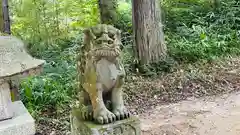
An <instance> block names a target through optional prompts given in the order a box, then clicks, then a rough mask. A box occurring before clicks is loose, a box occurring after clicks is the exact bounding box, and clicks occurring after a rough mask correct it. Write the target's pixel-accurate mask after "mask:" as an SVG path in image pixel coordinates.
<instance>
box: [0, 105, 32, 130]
mask: <svg viewBox="0 0 240 135" xmlns="http://www.w3.org/2000/svg"><path fill="white" fill-rule="evenodd" d="M12 110H13V117H12V118H11V119H7V120H3V121H0V135H34V134H35V123H34V122H35V121H34V119H33V118H32V116H31V115H30V114H29V112H28V111H27V109H26V108H25V106H24V105H23V103H22V102H21V101H16V102H13V103H12Z"/></svg>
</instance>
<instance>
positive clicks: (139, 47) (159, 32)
mask: <svg viewBox="0 0 240 135" xmlns="http://www.w3.org/2000/svg"><path fill="white" fill-rule="evenodd" d="M132 10H133V19H132V20H133V31H134V32H133V33H134V46H135V56H136V57H137V58H138V60H139V64H141V65H143V64H150V63H155V62H158V61H161V60H164V59H165V57H166V55H167V47H166V45H165V41H164V33H163V25H162V23H161V9H160V3H158V0H132Z"/></svg>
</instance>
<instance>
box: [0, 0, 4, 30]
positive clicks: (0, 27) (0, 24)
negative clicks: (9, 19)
mask: <svg viewBox="0 0 240 135" xmlns="http://www.w3.org/2000/svg"><path fill="white" fill-rule="evenodd" d="M2 7H3V6H2V1H0V32H3V25H4V21H3V8H2Z"/></svg>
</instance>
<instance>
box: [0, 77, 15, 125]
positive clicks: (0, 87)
mask: <svg viewBox="0 0 240 135" xmlns="http://www.w3.org/2000/svg"><path fill="white" fill-rule="evenodd" d="M0 99H1V100H0V121H1V120H5V119H9V118H11V117H12V116H13V113H12V109H11V104H12V101H11V95H10V91H9V84H8V83H6V82H3V81H0Z"/></svg>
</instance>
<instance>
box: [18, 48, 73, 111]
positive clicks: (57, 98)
mask: <svg viewBox="0 0 240 135" xmlns="http://www.w3.org/2000/svg"><path fill="white" fill-rule="evenodd" d="M75 52H76V49H75V47H71V48H68V49H65V50H64V51H62V52H60V53H59V51H56V49H52V50H48V51H45V52H44V54H42V55H43V56H44V57H43V59H45V60H46V61H47V63H46V64H45V66H44V72H43V73H42V75H40V76H37V77H30V78H27V79H26V80H24V81H23V82H22V84H21V97H22V99H23V102H24V103H25V104H26V106H27V107H28V108H29V110H30V111H31V112H32V113H36V115H37V114H38V112H40V111H42V110H52V111H54V110H57V108H58V107H64V105H70V102H71V99H72V98H75V97H74V96H75V95H76V88H75V83H76V80H75V79H76V67H75V55H74V54H75Z"/></svg>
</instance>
